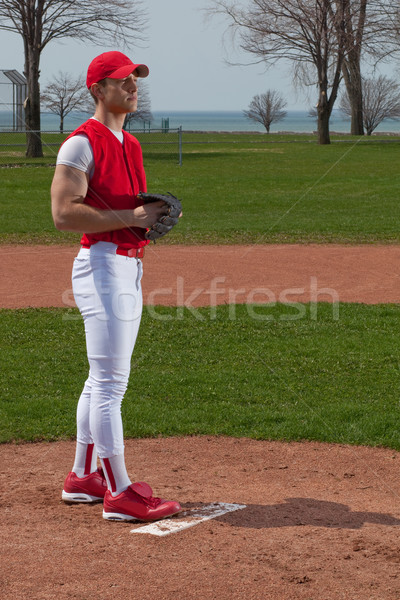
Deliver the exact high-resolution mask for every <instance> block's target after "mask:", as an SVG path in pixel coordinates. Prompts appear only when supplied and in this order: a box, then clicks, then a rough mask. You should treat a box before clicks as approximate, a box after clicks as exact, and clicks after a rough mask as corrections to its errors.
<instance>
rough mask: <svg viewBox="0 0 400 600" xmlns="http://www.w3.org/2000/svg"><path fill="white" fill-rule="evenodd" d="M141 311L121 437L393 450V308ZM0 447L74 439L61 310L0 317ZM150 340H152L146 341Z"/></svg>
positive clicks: (70, 330)
mask: <svg viewBox="0 0 400 600" xmlns="http://www.w3.org/2000/svg"><path fill="white" fill-rule="evenodd" d="M254 310H255V313H256V314H257V318H256V319H255V318H254V315H253V313H251V312H249V308H248V307H247V306H245V305H241V306H236V307H233V306H231V307H229V306H221V307H218V308H217V311H216V315H215V318H212V316H213V314H212V313H210V310H209V309H197V310H196V311H194V312H191V311H188V310H186V309H185V310H184V311H183V310H182V309H174V308H162V307H157V308H156V309H155V311H156V314H157V315H158V316H159V317H161V319H160V318H157V319H156V318H154V316H151V314H150V313H149V312H148V311H147V310H145V313H144V317H143V322H142V326H141V330H140V332H139V339H138V342H137V346H136V349H135V352H134V355H133V359H132V374H131V379H130V384H129V387H128V391H127V394H126V396H125V399H124V402H123V418H124V423H125V435H126V437H146V436H158V435H161V436H170V435H192V434H206V435H214V434H215V435H219V434H224V435H229V436H238V437H241V436H245V437H251V438H256V439H280V440H303V439H308V440H320V441H325V442H338V443H349V444H367V445H372V446H386V447H391V448H394V449H400V440H399V436H398V433H397V432H398V422H399V402H398V381H399V377H398V376H399V353H398V331H399V327H400V307H399V306H393V305H377V306H367V305H358V304H344V305H340V308H339V315H337V314H336V313H335V312H334V310H333V307H332V306H331V305H329V304H324V303H323V304H318V305H303V312H304V315H303V316H302V318H293V317H296V316H297V317H298V316H299V314H300V313H299V311H298V307H297V308H293V307H290V306H284V305H276V306H264V307H257V308H256V309H254ZM0 322H1V330H2V341H1V357H2V359H1V360H2V369H1V373H2V375H1V377H2V382H1V389H2V394H1V403H0V441H1V442H6V441H11V440H55V439H60V438H70V437H73V436H74V434H75V409H76V402H77V398H78V396H79V394H80V391H81V388H82V386H83V383H84V380H85V378H86V374H87V359H86V355H85V343H84V333H83V324H82V321H81V319H80V318H79V317H78V315H77V313H76V312H75V311H74V310H72V309H70V310H65V309H26V310H16V311H12V310H2V311H0ZM155 340H157V343H155Z"/></svg>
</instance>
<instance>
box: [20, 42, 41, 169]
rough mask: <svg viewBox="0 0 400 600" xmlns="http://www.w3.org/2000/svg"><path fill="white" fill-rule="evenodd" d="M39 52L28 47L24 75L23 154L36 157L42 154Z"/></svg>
mask: <svg viewBox="0 0 400 600" xmlns="http://www.w3.org/2000/svg"><path fill="white" fill-rule="evenodd" d="M39 61H40V52H39V50H37V49H35V48H32V49H31V48H29V50H28V52H27V55H26V61H25V71H24V75H25V77H26V80H27V83H28V98H27V102H26V105H25V125H26V152H25V156H27V157H29V158H37V157H41V156H43V149H42V139H41V136H40V86H39Z"/></svg>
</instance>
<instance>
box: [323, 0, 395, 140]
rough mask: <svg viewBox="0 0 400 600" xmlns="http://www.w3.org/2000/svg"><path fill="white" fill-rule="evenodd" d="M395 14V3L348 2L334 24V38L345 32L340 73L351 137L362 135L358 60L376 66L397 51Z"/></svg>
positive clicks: (384, 0)
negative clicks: (348, 110) (346, 103)
mask: <svg viewBox="0 0 400 600" xmlns="http://www.w3.org/2000/svg"><path fill="white" fill-rule="evenodd" d="M332 4H333V3H332ZM396 14H397V16H398V15H399V2H398V0H350V1H349V2H346V6H345V11H344V22H343V23H342V24H341V23H338V25H339V29H338V35H339V36H342V30H344V32H345V35H344V37H343V40H344V43H345V53H344V60H343V65H342V74H343V79H344V82H345V85H346V90H347V94H348V97H349V101H350V106H351V115H350V117H351V133H352V134H353V135H363V133H364V125H363V100H362V70H361V62H362V59H364V60H367V59H368V60H370V61H372V62H375V63H376V62H377V61H380V60H385V59H386V58H387V57H388V56H391V57H393V54H394V53H395V52H398V51H399V49H400V44H399V39H398V38H397V39H396V35H395V20H396Z"/></svg>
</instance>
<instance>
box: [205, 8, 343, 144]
mask: <svg viewBox="0 0 400 600" xmlns="http://www.w3.org/2000/svg"><path fill="white" fill-rule="evenodd" d="M349 2H350V0H335V1H334V2H333V1H332V0H249V2H248V5H247V6H246V8H242V7H240V6H238V5H237V4H236V3H233V2H232V0H213V7H212V8H211V9H209V13H211V14H222V15H224V16H225V17H228V19H229V23H230V25H229V27H230V28H231V29H232V30H233V33H234V36H236V38H238V40H239V46H240V48H241V49H242V50H244V51H245V52H248V53H249V54H251V55H253V57H254V61H253V62H264V63H265V64H267V65H268V66H270V65H273V64H275V63H276V62H277V61H279V60H281V59H285V60H289V61H292V62H293V65H294V69H295V75H296V77H297V78H298V80H299V81H302V82H303V83H308V84H314V85H316V86H317V89H318V105H317V112H318V140H319V143H320V144H329V143H330V136H329V119H330V116H331V113H332V108H333V105H334V103H335V100H336V97H337V94H338V88H339V83H340V79H341V70H342V65H343V60H344V52H345V43H344V35H345V31H344V27H343V23H344V19H345V9H346V6H347V4H348V3H349Z"/></svg>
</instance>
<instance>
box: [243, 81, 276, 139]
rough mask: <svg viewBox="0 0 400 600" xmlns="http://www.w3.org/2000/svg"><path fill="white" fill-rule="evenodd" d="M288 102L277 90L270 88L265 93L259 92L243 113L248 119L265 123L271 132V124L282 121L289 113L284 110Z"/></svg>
mask: <svg viewBox="0 0 400 600" xmlns="http://www.w3.org/2000/svg"><path fill="white" fill-rule="evenodd" d="M286 105H287V102H286V101H285V100H284V99H283V98H282V96H281V95H280V94H279V92H277V91H276V90H268V91H267V92H265V94H257V95H256V96H254V97H253V99H252V101H251V102H250V105H249V108H248V110H244V111H243V113H244V115H245V116H246V117H247V118H248V119H252V120H253V121H256V122H257V123H261V124H262V125H264V127H265V129H266V130H267V133H269V131H270V128H271V124H272V123H276V122H277V121H281V120H282V119H284V118H285V117H286V115H287V112H286V111H285V110H283V109H284V108H285V106H286Z"/></svg>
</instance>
